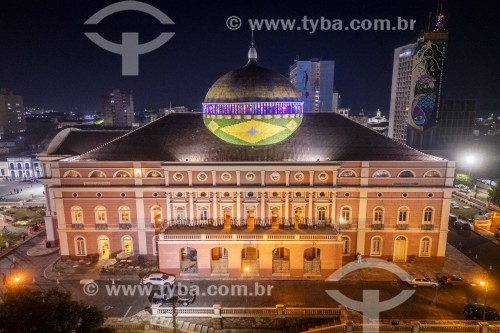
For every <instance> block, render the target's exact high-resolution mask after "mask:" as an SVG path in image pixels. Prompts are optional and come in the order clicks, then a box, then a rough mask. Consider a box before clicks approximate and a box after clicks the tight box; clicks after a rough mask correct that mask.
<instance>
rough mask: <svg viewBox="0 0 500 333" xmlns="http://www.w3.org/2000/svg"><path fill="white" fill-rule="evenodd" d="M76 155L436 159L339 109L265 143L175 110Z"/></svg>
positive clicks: (293, 159) (130, 158) (222, 159)
mask: <svg viewBox="0 0 500 333" xmlns="http://www.w3.org/2000/svg"><path fill="white" fill-rule="evenodd" d="M67 149H69V147H68V148H67ZM72 160H76V161H85V160H97V161H162V162H312V161H317V160H320V161H437V160H442V159H441V158H438V157H434V156H430V155H427V154H424V153H422V152H420V151H418V150H415V149H413V148H411V147H409V146H406V145H403V144H400V143H397V142H396V141H394V140H392V139H390V138H388V137H385V136H383V135H381V134H378V133H376V132H374V131H372V130H371V129H369V128H366V127H364V126H362V125H360V124H358V123H355V122H353V121H352V120H350V119H347V118H345V117H343V116H341V115H339V114H337V113H334V112H328V113H308V114H305V115H304V119H303V122H302V125H301V126H300V127H299V128H298V129H297V130H296V131H295V132H294V133H293V134H292V135H291V136H290V137H288V138H287V139H285V140H283V141H282V142H280V143H277V144H273V145H267V146H258V147H252V146H241V145H235V144H231V143H228V142H225V141H222V140H220V139H219V138H217V137H216V136H215V135H213V134H212V133H211V132H210V131H209V130H208V129H207V128H206V127H205V125H204V123H203V114H201V113H173V114H170V115H167V116H164V117H162V118H160V119H158V120H156V121H154V122H152V123H149V124H148V125H146V126H143V127H141V128H139V129H137V130H134V131H132V132H129V133H127V134H125V135H123V136H121V137H119V138H117V139H115V140H113V141H110V142H108V143H107V144H104V145H102V146H100V147H98V148H95V149H93V150H91V151H89V152H87V153H85V154H82V155H80V156H76V157H75V158H73V159H72Z"/></svg>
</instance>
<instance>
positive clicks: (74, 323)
mask: <svg viewBox="0 0 500 333" xmlns="http://www.w3.org/2000/svg"><path fill="white" fill-rule="evenodd" d="M105 320H106V315H105V314H104V313H103V312H102V311H101V310H100V309H99V308H98V307H97V306H95V305H88V304H85V303H83V302H78V301H74V300H72V299H71V294H70V293H69V292H64V291H61V290H59V289H57V288H53V289H49V290H48V291H40V290H30V289H28V288H15V289H11V290H9V291H7V292H6V293H5V294H4V302H3V303H0V332H1V333H14V332H15V333H28V332H54V333H57V332H65V333H67V332H74V333H111V332H114V329H112V328H110V327H105V326H103V324H104V322H105Z"/></svg>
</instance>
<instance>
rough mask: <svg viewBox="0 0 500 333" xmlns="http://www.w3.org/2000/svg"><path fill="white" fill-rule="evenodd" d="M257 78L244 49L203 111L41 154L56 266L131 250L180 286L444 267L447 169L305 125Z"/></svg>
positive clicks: (274, 82) (328, 127) (290, 102)
mask: <svg viewBox="0 0 500 333" xmlns="http://www.w3.org/2000/svg"><path fill="white" fill-rule="evenodd" d="M256 68H257V69H256ZM266 71H267V70H266V69H263V68H262V67H260V66H259V65H258V64H257V63H256V52H254V51H252V50H251V51H250V52H249V63H248V64H247V65H246V66H245V67H243V68H242V69H239V70H237V71H235V72H236V73H234V72H230V73H228V74H226V75H225V76H223V77H222V78H221V79H223V80H221V79H219V80H218V81H217V82H216V83H215V84H214V86H212V88H211V89H210V90H209V93H208V94H207V98H206V99H205V103H204V111H205V112H204V113H174V114H170V115H167V116H164V117H162V118H160V119H158V120H156V121H155V122H152V123H150V124H148V125H146V126H144V127H141V128H139V129H137V130H135V131H132V132H128V133H125V134H123V133H116V134H115V136H114V137H113V138H111V137H110V136H104V134H103V133H100V132H94V133H90V132H89V133H79V135H81V136H82V137H86V138H89V139H90V138H91V137H92V138H93V139H92V140H93V141H92V142H94V146H93V147H86V148H87V149H86V150H85V149H83V150H82V149H80V150H78V149H73V150H72V149H70V148H71V145H73V144H75V142H77V140H75V139H74V137H73V138H71V135H70V133H66V134H64V135H60V136H59V137H58V138H57V141H56V142H53V144H51V147H49V149H48V150H47V152H46V154H44V155H42V156H39V158H40V160H41V161H42V163H43V168H44V170H43V174H44V175H45V178H44V180H43V181H44V182H45V184H46V187H47V191H46V193H47V195H48V209H47V217H46V223H47V235H48V239H49V241H52V242H54V243H58V244H59V246H60V247H61V254H62V255H63V256H68V257H79V256H88V255H90V254H96V253H97V254H98V255H99V257H100V258H101V259H106V258H108V257H109V256H112V255H113V254H116V253H119V252H128V253H130V254H132V255H134V256H138V255H144V256H146V257H149V258H151V259H157V260H158V261H159V266H160V269H162V270H164V271H167V272H172V273H175V274H178V275H181V276H182V275H185V276H205V277H210V276H211V277H220V276H229V277H240V276H263V277H267V276H268V277H273V278H288V277H315V278H325V277H327V276H328V275H330V274H331V273H332V272H333V271H335V270H336V269H337V268H339V267H340V266H341V265H342V263H343V262H345V261H351V260H352V259H353V257H354V256H355V254H356V253H360V254H362V255H363V256H365V257H374V258H384V259H389V260H394V261H406V260H408V258H409V257H414V258H416V259H417V261H427V260H431V261H438V262H442V261H443V260H444V256H445V248H446V238H447V232H448V213H449V207H450V201H451V192H452V183H453V176H454V162H450V161H446V160H443V159H440V158H437V157H434V156H429V155H426V154H424V153H421V152H419V151H417V150H414V149H412V148H410V147H408V146H405V145H402V144H399V143H396V142H395V141H393V140H391V139H389V138H387V137H384V136H383V135H380V134H378V133H376V132H374V131H372V130H370V129H368V128H365V127H363V126H361V125H359V124H356V123H354V122H352V121H351V120H349V119H347V118H345V117H342V116H340V115H338V114H335V113H311V114H303V113H302V112H301V110H302V106H301V104H300V102H297V100H296V99H295V96H294V95H293V87H292V88H291V87H288V86H287V85H289V83H288V81H286V80H282V79H281V78H279V79H277V75H279V74H277V73H274V72H270V71H268V72H266ZM259 78H262V79H261V80H260V79H259ZM218 82H219V83H218ZM219 84H220V86H219ZM214 91H215V92H216V94H215V93H214ZM282 92H285V93H286V94H285V95H286V96H285V97H282V96H280V93H282ZM261 106H262V107H261ZM265 106H266V107H265ZM216 110H217V111H216ZM266 110H267V111H266ZM266 112H267V113H266ZM275 120H276V121H275ZM82 132H84V131H82ZM73 134H74V133H73ZM71 151H79V153H77V154H74V153H73V154H72V153H70V152H71Z"/></svg>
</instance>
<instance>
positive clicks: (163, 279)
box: [139, 272, 175, 286]
mask: <svg viewBox="0 0 500 333" xmlns="http://www.w3.org/2000/svg"><path fill="white" fill-rule="evenodd" d="M174 282H175V275H173V274H167V273H161V272H160V273H149V274H146V275H144V276H143V277H142V278H141V279H140V280H139V283H140V284H147V285H155V286H166V285H173V284H174Z"/></svg>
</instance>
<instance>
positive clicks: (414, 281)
mask: <svg viewBox="0 0 500 333" xmlns="http://www.w3.org/2000/svg"><path fill="white" fill-rule="evenodd" d="M406 282H407V283H408V284H409V285H410V286H412V287H413V288H417V287H431V288H436V287H438V286H439V282H437V281H432V280H431V279H429V278H424V277H423V278H412V277H408V278H407V280H406Z"/></svg>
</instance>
